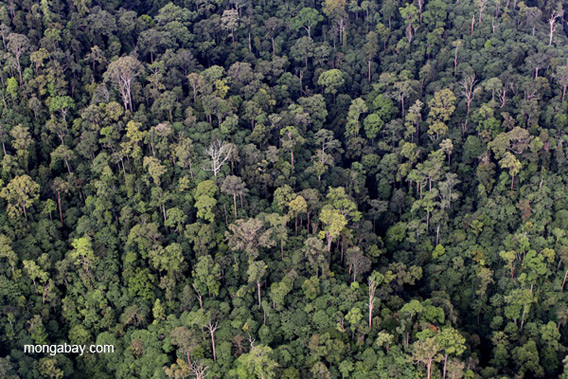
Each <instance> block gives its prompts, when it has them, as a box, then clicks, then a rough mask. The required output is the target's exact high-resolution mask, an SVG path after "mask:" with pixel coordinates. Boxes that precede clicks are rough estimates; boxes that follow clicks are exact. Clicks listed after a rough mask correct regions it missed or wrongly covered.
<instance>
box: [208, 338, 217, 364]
mask: <svg viewBox="0 0 568 379" xmlns="http://www.w3.org/2000/svg"><path fill="white" fill-rule="evenodd" d="M209 334H211V349H212V350H213V361H214V362H217V353H216V351H215V330H210V332H209Z"/></svg>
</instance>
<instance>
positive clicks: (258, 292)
mask: <svg viewBox="0 0 568 379" xmlns="http://www.w3.org/2000/svg"><path fill="white" fill-rule="evenodd" d="M256 292H257V294H258V307H259V308H260V307H261V304H260V282H256Z"/></svg>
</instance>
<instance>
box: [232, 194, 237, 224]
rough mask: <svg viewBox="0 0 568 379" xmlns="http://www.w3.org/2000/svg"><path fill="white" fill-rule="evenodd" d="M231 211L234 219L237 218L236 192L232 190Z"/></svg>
mask: <svg viewBox="0 0 568 379" xmlns="http://www.w3.org/2000/svg"><path fill="white" fill-rule="evenodd" d="M233 211H234V212H235V219H237V193H236V192H233Z"/></svg>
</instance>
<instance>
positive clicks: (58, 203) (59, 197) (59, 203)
mask: <svg viewBox="0 0 568 379" xmlns="http://www.w3.org/2000/svg"><path fill="white" fill-rule="evenodd" d="M57 207H58V208H59V219H60V220H61V227H62V228H63V227H64V226H65V225H64V224H63V212H61V192H60V191H57Z"/></svg>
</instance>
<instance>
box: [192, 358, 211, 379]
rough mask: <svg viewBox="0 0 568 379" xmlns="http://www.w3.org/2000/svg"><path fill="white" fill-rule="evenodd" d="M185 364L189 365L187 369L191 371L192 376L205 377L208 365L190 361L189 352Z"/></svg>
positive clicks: (198, 378) (200, 378)
mask: <svg viewBox="0 0 568 379" xmlns="http://www.w3.org/2000/svg"><path fill="white" fill-rule="evenodd" d="M187 364H188V365H189V371H191V373H192V374H193V376H195V377H196V378H197V379H205V378H206V377H207V375H208V374H207V370H209V367H207V366H204V365H203V363H201V362H197V361H193V362H192V361H191V359H190V358H189V354H187Z"/></svg>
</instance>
